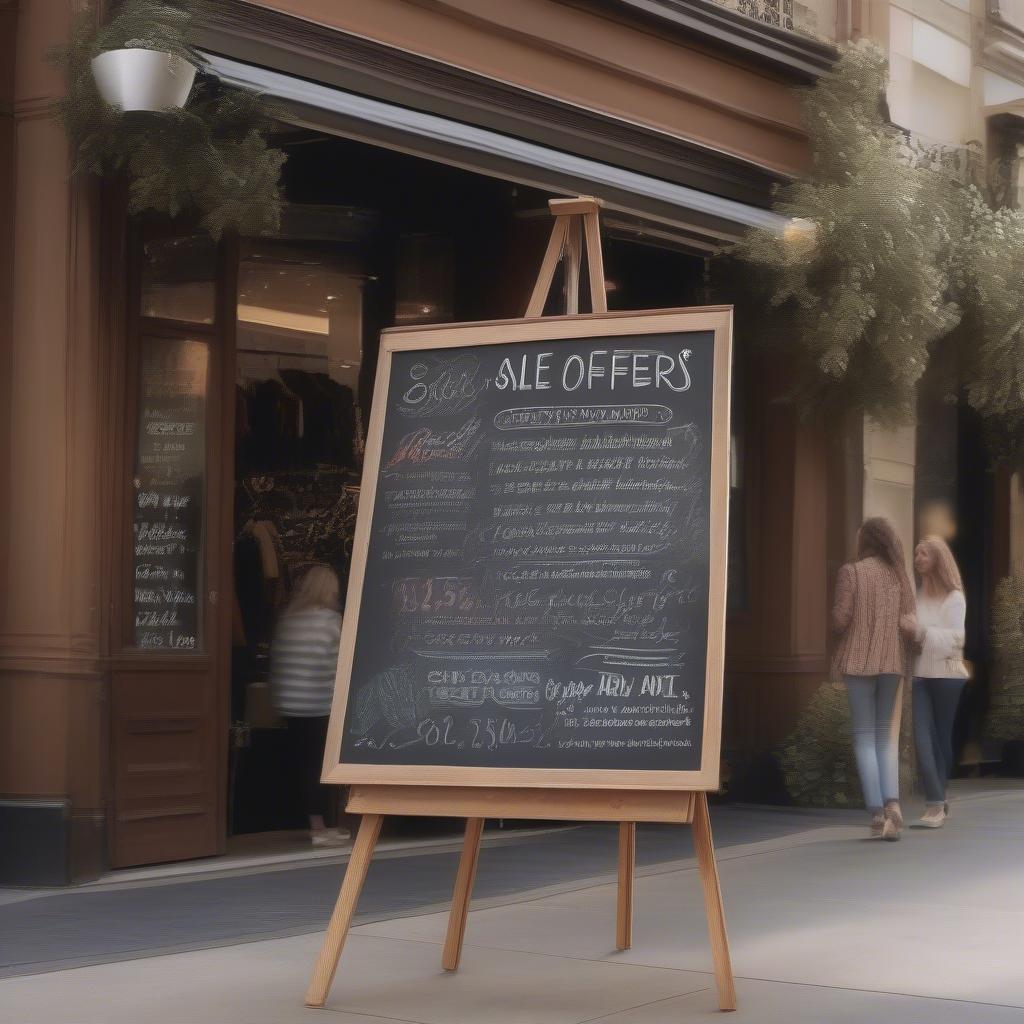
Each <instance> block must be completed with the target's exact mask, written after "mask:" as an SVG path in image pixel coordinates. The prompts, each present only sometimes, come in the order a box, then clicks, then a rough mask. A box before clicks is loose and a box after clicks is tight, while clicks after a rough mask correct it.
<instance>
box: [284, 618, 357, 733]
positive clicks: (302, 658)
mask: <svg viewBox="0 0 1024 1024" xmlns="http://www.w3.org/2000/svg"><path fill="white" fill-rule="evenodd" d="M340 640H341V615H340V613H338V612H336V611H332V610H331V609H330V608H304V609H303V610H302V611H298V612H292V613H288V612H285V614H284V615H282V616H281V619H280V621H279V622H278V624H277V628H276V629H275V630H274V642H273V644H272V645H271V648H270V686H271V692H272V695H273V701H274V707H275V708H277V710H278V711H279V712H280V713H281V714H282V715H285V716H287V717H289V718H318V717H322V716H323V715H329V714H330V713H331V698H332V696H333V694H334V676H335V673H336V672H337V668H338V643H339V641H340Z"/></svg>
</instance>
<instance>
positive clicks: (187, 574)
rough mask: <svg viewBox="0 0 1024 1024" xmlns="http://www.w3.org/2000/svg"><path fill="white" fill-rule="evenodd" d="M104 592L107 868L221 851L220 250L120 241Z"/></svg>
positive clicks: (224, 261)
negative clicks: (115, 476)
mask: <svg viewBox="0 0 1024 1024" xmlns="http://www.w3.org/2000/svg"><path fill="white" fill-rule="evenodd" d="M128 255H129V261H128V263H129V267H131V268H134V269H133V270H132V271H131V273H130V275H129V286H128V288H127V295H128V307H129V312H128V316H127V321H126V322H127V330H126V344H125V351H124V361H123V370H124V379H123V387H122V388H121V389H120V390H122V391H123V395H124V401H123V406H122V408H123V423H122V426H121V429H120V430H119V431H117V432H116V433H117V435H118V436H119V438H120V449H121V450H120V451H118V452H116V453H114V460H115V464H116V465H118V466H119V467H120V474H119V476H120V479H119V480H117V481H115V486H116V492H115V494H114V495H113V499H114V504H115V506H116V510H115V514H114V517H113V520H114V524H113V525H114V529H113V537H114V543H113V545H112V547H113V563H114V565H113V576H114V585H113V586H112V588H111V613H112V614H111V635H110V649H111V658H110V664H111V676H110V678H111V686H110V741H111V789H112V800H111V811H110V822H109V834H110V837H111V839H110V863H111V866H113V867H128V866H131V865H138V864H150V863H156V862H159V861H171V860H182V859H186V858H192V857H205V856H210V855H213V854H218V853H222V852H223V851H224V842H225V833H226V806H225V803H226V766H227V742H228V720H227V719H228V702H227V694H228V685H227V673H228V672H229V670H230V664H229V660H228V659H229V657H230V626H231V610H232V579H231V568H230V567H231V534H230V528H231V496H232V495H231V484H230V482H231V475H232V472H233V470H232V458H233V451H232V438H233V415H234V412H233V409H234V406H233V395H234V389H233V386H232V374H233V369H232V368H233V350H232V344H233V337H234V316H235V307H234V273H233V271H232V268H231V266H230V263H231V261H232V260H233V259H234V258H235V252H234V250H233V248H232V247H231V246H230V245H228V244H226V243H221V244H220V245H219V246H218V245H214V244H213V243H212V242H210V240H209V239H206V238H204V237H203V236H202V235H198V234H197V235H194V236H176V235H174V234H169V233H166V232H164V233H161V232H155V231H149V232H147V233H143V232H142V231H138V232H136V233H135V237H134V238H133V240H132V241H131V243H130V246H129V254H128Z"/></svg>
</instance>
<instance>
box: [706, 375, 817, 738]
mask: <svg viewBox="0 0 1024 1024" xmlns="http://www.w3.org/2000/svg"><path fill="white" fill-rule="evenodd" d="M748 358H751V361H750V363H749V365H748V367H747V373H746V374H745V378H746V380H747V382H748V392H749V393H748V394H747V395H745V396H743V398H742V400H743V401H744V402H745V408H746V410H747V413H748V415H747V423H746V445H747V450H746V467H745V468H746V473H747V480H748V488H747V491H748V493H747V507H746V510H745V518H746V528H747V545H748V551H749V574H748V590H749V604H748V607H747V608H746V609H745V610H742V611H738V612H735V613H731V614H730V617H729V621H728V627H727V641H726V712H725V723H724V727H725V744H726V747H727V748H728V747H733V748H739V749H741V750H743V751H745V752H748V753H752V752H757V751H761V750H771V749H775V748H777V747H778V745H779V743H780V741H781V740H782V739H783V738H784V737H785V736H786V734H787V733H788V732H789V731H790V730H791V729H792V727H793V725H794V723H795V720H796V717H797V715H798V714H799V712H800V709H801V708H802V707H803V706H804V705H805V704H806V702H807V700H808V699H809V698H810V696H811V695H812V694H813V693H814V691H815V690H816V689H817V688H818V687H819V686H820V685H821V683H823V682H824V681H825V679H826V678H827V675H828V656H827V648H828V617H827V616H828V598H829V592H828V536H829V531H828V522H829V516H830V492H829V486H830V485H829V474H828V444H827V437H826V431H825V429H824V424H823V423H822V421H821V420H820V419H810V420H803V419H801V417H800V416H799V414H798V413H797V412H796V410H795V409H794V408H793V407H792V406H790V405H788V404H786V403H783V402H781V401H780V400H779V399H780V397H781V396H783V395H785V394H786V392H787V391H788V389H789V385H790V381H789V377H788V373H787V368H786V367H785V366H783V365H780V364H779V363H778V361H776V360H768V359H764V358H763V357H748ZM831 497H833V498H834V497H835V496H831ZM831 504H834V501H833V502H831Z"/></svg>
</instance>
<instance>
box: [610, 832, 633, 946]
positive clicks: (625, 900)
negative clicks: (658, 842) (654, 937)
mask: <svg viewBox="0 0 1024 1024" xmlns="http://www.w3.org/2000/svg"><path fill="white" fill-rule="evenodd" d="M635 872H636V822H633V821H620V822H619V898H618V905H617V907H616V912H615V948H616V949H629V948H630V946H632V945H633V878H634V875H635Z"/></svg>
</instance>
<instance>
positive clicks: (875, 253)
mask: <svg viewBox="0 0 1024 1024" xmlns="http://www.w3.org/2000/svg"><path fill="white" fill-rule="evenodd" d="M885 75H886V61H885V57H884V55H883V54H882V53H881V52H880V51H879V50H877V49H874V48H859V47H851V48H848V49H847V50H845V52H844V53H843V54H842V56H841V57H840V59H839V61H838V62H837V64H836V65H835V67H834V68H833V70H832V71H831V72H829V73H828V74H827V75H824V76H823V77H822V78H821V79H820V80H819V81H818V83H817V84H816V85H815V86H814V87H812V88H810V89H807V90H805V91H804V93H803V96H802V101H803V102H802V108H803V117H804V124H805V127H806V130H807V133H808V136H809V138H810V144H811V152H812V165H811V169H810V172H809V174H808V175H807V177H806V178H803V179H800V180H797V181H794V182H793V183H791V184H789V185H787V186H785V187H784V188H782V189H781V190H780V191H779V193H778V196H777V202H776V204H775V208H776V210H778V211H779V212H780V213H783V214H785V215H786V216H788V217H790V218H792V221H791V226H790V228H788V229H787V230H786V231H785V232H784V233H783V234H782V235H781V236H780V235H777V234H775V233H773V232H769V231H765V230H753V231H751V232H750V233H749V234H748V235H747V236H746V238H745V239H744V240H743V241H742V242H741V243H740V245H739V246H738V247H737V248H736V249H735V250H734V251H733V255H734V256H736V257H738V258H739V259H740V260H741V261H742V262H744V263H746V264H748V265H752V266H753V268H754V269H755V271H756V272H757V274H758V276H759V277H760V278H761V282H760V283H761V286H762V290H763V292H764V294H766V296H767V299H768V304H769V310H770V314H771V315H770V317H769V322H768V327H769V331H770V334H771V336H772V338H773V340H775V341H776V342H777V343H779V344H781V345H783V346H785V347H786V348H787V349H789V350H790V351H792V353H793V354H794V356H795V358H796V364H797V368H798V374H799V376H798V379H797V382H796V388H795V394H796V397H797V398H798V399H799V400H800V401H801V403H802V404H804V405H805V406H809V407H816V406H819V405H822V404H824V403H826V402H834V403H839V404H842V405H852V406H854V407H857V408H859V409H861V410H863V411H864V412H866V413H868V414H870V415H871V416H873V417H875V418H876V419H879V420H881V421H883V422H886V421H901V420H907V419H909V418H910V417H911V416H912V414H913V395H914V387H915V385H916V383H917V381H918V380H919V378H920V377H921V374H922V373H923V372H924V369H925V366H926V365H927V359H928V348H929V346H930V345H931V343H932V342H933V341H934V340H935V339H936V338H938V337H940V336H942V335H944V334H946V333H948V332H949V331H950V330H951V329H952V328H953V327H954V326H955V325H956V324H957V322H958V320H959V310H958V309H957V307H956V305H955V304H954V303H953V302H951V301H950V300H949V299H948V288H947V275H946V273H945V272H944V266H945V254H946V253H947V251H948V249H949V247H950V243H951V238H950V234H949V227H950V225H949V220H948V218H946V217H940V216H936V215H935V211H934V204H933V203H932V202H930V201H929V196H928V194H927V193H928V190H929V187H930V186H931V185H932V184H933V179H932V176H931V175H930V174H929V173H925V172H922V170H921V169H920V168H919V167H918V166H916V164H915V162H914V160H913V159H912V158H911V157H910V156H909V155H908V151H907V146H906V143H905V140H904V139H903V137H902V136H901V135H900V134H899V133H898V132H897V131H895V130H894V129H893V128H892V127H891V126H890V125H889V123H888V120H887V118H886V116H885V109H884V103H883V97H884V86H885Z"/></svg>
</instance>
